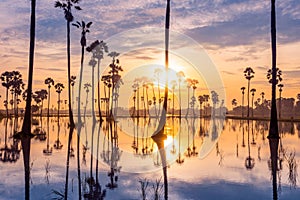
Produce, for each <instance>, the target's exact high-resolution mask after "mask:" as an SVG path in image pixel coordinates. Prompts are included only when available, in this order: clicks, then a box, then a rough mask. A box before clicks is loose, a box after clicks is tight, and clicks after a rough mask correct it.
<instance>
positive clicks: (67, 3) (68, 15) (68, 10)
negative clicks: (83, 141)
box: [54, 0, 81, 198]
mask: <svg viewBox="0 0 300 200" xmlns="http://www.w3.org/2000/svg"><path fill="white" fill-rule="evenodd" d="M62 1H63V2H60V1H56V2H55V5H54V7H55V8H60V9H63V11H64V14H65V19H66V21H67V60H68V97H69V120H70V127H71V128H73V129H74V126H75V124H74V119H73V112H72V107H71V105H72V104H71V102H72V101H71V50H70V46H71V42H70V40H71V37H70V24H71V22H72V21H73V19H74V17H73V14H72V7H73V6H74V8H75V9H76V10H81V8H80V7H79V6H75V4H78V3H79V1H80V0H62ZM65 198H67V197H65Z"/></svg>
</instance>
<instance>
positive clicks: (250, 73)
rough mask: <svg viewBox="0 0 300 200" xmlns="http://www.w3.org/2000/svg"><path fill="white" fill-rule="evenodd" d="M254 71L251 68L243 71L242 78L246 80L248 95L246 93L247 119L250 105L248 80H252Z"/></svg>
mask: <svg viewBox="0 0 300 200" xmlns="http://www.w3.org/2000/svg"><path fill="white" fill-rule="evenodd" d="M254 73H255V72H254V71H253V69H252V68H251V67H247V68H246V69H245V70H244V76H245V78H246V79H247V80H248V93H247V100H248V109H247V117H249V115H250V114H249V103H250V99H249V98H250V97H249V96H250V80H251V79H252V78H254Z"/></svg>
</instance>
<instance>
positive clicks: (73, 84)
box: [65, 76, 76, 108]
mask: <svg viewBox="0 0 300 200" xmlns="http://www.w3.org/2000/svg"><path fill="white" fill-rule="evenodd" d="M75 80H76V76H71V83H70V84H71V87H72V108H73V107H74V86H75V82H76V81H75ZM65 102H67V100H66V101H65Z"/></svg>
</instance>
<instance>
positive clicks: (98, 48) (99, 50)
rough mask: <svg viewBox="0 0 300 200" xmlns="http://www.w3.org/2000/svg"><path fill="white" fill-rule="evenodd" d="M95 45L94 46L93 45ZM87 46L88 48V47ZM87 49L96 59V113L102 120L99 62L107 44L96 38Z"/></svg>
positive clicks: (106, 48) (106, 49) (106, 51)
mask: <svg viewBox="0 0 300 200" xmlns="http://www.w3.org/2000/svg"><path fill="white" fill-rule="evenodd" d="M94 46H95V47H94ZM88 48H89V49H88ZM88 48H87V50H88V51H89V50H90V51H92V53H93V57H94V58H95V59H97V65H98V66H97V83H98V90H97V94H98V95H97V96H98V113H99V118H100V121H101V122H102V121H103V119H102V113H101V105H100V63H101V60H102V59H103V58H104V53H108V46H107V44H106V43H105V42H103V41H100V42H99V41H98V40H96V41H95V42H94V43H92V45H91V46H89V47H88Z"/></svg>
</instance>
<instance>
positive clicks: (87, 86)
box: [83, 83, 92, 118]
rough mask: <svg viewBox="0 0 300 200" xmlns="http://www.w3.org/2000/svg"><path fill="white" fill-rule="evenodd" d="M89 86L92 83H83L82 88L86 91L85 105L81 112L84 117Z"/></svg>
mask: <svg viewBox="0 0 300 200" xmlns="http://www.w3.org/2000/svg"><path fill="white" fill-rule="evenodd" d="M90 87H92V85H91V84H90V83H85V84H84V85H83V88H84V89H85V92H86V99H85V107H84V112H83V116H84V118H85V116H86V108H87V104H88V97H89V92H90V89H89V88H90Z"/></svg>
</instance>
